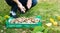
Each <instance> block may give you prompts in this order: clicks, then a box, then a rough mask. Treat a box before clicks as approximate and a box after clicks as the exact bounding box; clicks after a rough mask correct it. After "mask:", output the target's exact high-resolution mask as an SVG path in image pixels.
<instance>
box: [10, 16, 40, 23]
mask: <svg viewBox="0 0 60 33" xmlns="http://www.w3.org/2000/svg"><path fill="white" fill-rule="evenodd" d="M39 21H40V20H39V19H36V18H33V17H30V18H26V17H21V18H16V19H13V20H12V21H10V22H11V23H37V22H39Z"/></svg>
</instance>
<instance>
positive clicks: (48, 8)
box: [0, 0, 60, 33]
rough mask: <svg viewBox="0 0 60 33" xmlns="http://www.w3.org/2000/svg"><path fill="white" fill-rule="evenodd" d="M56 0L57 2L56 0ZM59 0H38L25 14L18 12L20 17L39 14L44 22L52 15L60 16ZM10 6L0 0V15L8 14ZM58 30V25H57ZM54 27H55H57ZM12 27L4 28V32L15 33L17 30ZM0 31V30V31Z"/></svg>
mask: <svg viewBox="0 0 60 33" xmlns="http://www.w3.org/2000/svg"><path fill="white" fill-rule="evenodd" d="M57 1H58V2H57ZM59 1H60V0H56V1H54V0H53V1H52V0H51V2H48V1H46V2H44V1H42V2H40V3H38V4H37V5H36V6H34V7H33V8H31V9H30V10H29V11H28V12H27V13H25V14H18V15H19V16H20V17H22V16H25V17H32V16H37V15H40V16H42V20H45V21H46V22H50V21H49V18H50V17H53V18H54V19H55V17H56V16H60V2H59ZM10 8H11V7H10V6H8V5H7V4H6V2H5V1H4V0H0V16H5V15H9V12H10ZM57 28H58V30H60V29H59V27H57ZM57 28H56V29H57ZM0 30H4V27H3V25H2V24H0ZM14 31H16V30H14V29H5V30H4V32H6V33H17V32H19V31H16V32H14ZM0 33H1V32H0Z"/></svg>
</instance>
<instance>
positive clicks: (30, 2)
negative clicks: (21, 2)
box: [27, 0, 32, 9]
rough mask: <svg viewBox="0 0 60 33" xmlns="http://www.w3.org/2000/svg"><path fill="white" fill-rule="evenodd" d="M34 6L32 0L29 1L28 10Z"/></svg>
mask: <svg viewBox="0 0 60 33" xmlns="http://www.w3.org/2000/svg"><path fill="white" fill-rule="evenodd" d="M31 6H32V0H28V2H27V8H28V9H30V8H31Z"/></svg>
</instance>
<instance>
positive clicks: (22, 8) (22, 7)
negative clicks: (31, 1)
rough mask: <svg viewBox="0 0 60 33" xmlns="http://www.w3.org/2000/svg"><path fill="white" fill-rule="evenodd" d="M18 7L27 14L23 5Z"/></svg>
mask: <svg viewBox="0 0 60 33" xmlns="http://www.w3.org/2000/svg"><path fill="white" fill-rule="evenodd" d="M18 7H19V8H20V10H21V11H22V12H23V13H25V10H26V9H25V7H24V6H23V5H22V4H18Z"/></svg>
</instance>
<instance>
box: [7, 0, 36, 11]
mask: <svg viewBox="0 0 60 33" xmlns="http://www.w3.org/2000/svg"><path fill="white" fill-rule="evenodd" d="M19 1H20V2H21V3H22V5H23V6H24V7H25V8H26V10H28V8H27V6H26V5H27V0H19ZM6 2H7V4H8V5H10V6H11V7H12V8H11V11H14V12H15V11H17V9H19V8H18V6H17V4H16V3H15V2H13V1H12V0H6ZM36 4H37V0H32V7H33V6H35V5H36Z"/></svg>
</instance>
